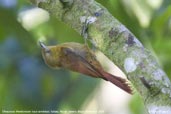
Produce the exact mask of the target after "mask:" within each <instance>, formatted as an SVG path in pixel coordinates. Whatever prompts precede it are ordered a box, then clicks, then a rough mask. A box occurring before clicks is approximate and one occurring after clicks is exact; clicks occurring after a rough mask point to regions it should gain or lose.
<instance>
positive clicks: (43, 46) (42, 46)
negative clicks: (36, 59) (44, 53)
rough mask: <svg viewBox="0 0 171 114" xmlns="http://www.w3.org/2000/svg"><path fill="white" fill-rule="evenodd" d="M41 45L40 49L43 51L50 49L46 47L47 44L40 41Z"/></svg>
mask: <svg viewBox="0 0 171 114" xmlns="http://www.w3.org/2000/svg"><path fill="white" fill-rule="evenodd" d="M39 44H40V47H41V48H42V49H45V50H47V49H48V48H47V46H45V44H44V43H43V42H41V41H39Z"/></svg>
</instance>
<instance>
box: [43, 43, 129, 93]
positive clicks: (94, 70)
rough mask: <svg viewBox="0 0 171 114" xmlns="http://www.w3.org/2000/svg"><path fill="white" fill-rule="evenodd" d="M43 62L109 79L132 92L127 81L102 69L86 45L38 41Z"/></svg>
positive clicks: (52, 66) (54, 66) (55, 66)
mask: <svg viewBox="0 0 171 114" xmlns="http://www.w3.org/2000/svg"><path fill="white" fill-rule="evenodd" d="M40 45H41V47H42V55H43V59H44V61H45V63H46V64H47V65H48V66H49V67H51V68H61V67H62V68H66V69H69V70H72V71H75V72H79V73H82V74H86V75H88V76H91V77H95V78H102V79H104V80H106V81H110V82H112V83H113V84H115V85H116V86H118V87H119V88H121V89H123V90H125V91H126V92H128V93H132V90H131V88H130V86H129V85H128V83H127V81H126V80H125V79H123V78H120V77H117V76H114V75H112V74H110V73H107V72H105V71H104V70H103V68H102V66H101V64H100V63H99V61H98V60H97V59H96V56H95V54H94V53H93V51H92V50H91V49H89V47H88V46H87V45H82V44H79V43H74V42H70V43H64V44H59V45H56V46H45V45H44V44H43V43H41V42H40Z"/></svg>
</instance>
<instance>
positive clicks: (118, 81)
mask: <svg viewBox="0 0 171 114" xmlns="http://www.w3.org/2000/svg"><path fill="white" fill-rule="evenodd" d="M102 74H103V76H104V77H105V79H106V80H108V81H110V82H112V83H113V84H114V85H116V86H117V87H119V88H121V89H123V90H124V91H126V92H127V93H129V94H132V89H131V87H130V85H129V84H128V81H127V80H126V79H123V78H121V77H117V76H114V75H112V74H109V73H107V72H103V73H102Z"/></svg>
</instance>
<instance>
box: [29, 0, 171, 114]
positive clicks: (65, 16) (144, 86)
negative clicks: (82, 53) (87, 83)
mask: <svg viewBox="0 0 171 114" xmlns="http://www.w3.org/2000/svg"><path fill="white" fill-rule="evenodd" d="M30 1H31V2H32V3H33V4H35V5H37V6H38V7H40V8H43V9H45V10H47V11H48V12H49V13H50V14H51V15H53V16H55V17H56V18H57V19H59V20H60V21H62V22H64V23H66V24H67V25H69V26H71V27H72V28H73V29H75V30H76V31H77V32H78V33H79V34H81V31H82V27H83V25H84V22H85V20H86V19H88V20H89V21H91V22H90V25H89V26H88V39H89V40H90V41H91V43H92V44H93V45H94V46H95V47H96V48H98V49H99V50H100V51H102V52H103V53H104V54H105V55H106V56H107V57H108V58H109V59H110V60H112V61H113V62H114V63H115V64H116V65H117V66H118V67H119V68H120V69H121V70H122V71H123V72H124V73H125V74H126V75H127V78H128V79H129V80H130V81H131V82H132V84H133V85H134V87H135V88H136V90H137V91H138V92H139V94H140V95H141V97H142V99H143V101H144V104H145V106H146V108H147V110H148V112H149V114H171V83H170V80H169V79H168V77H167V75H166V74H165V72H164V71H163V70H162V69H161V68H160V66H159V64H158V63H157V61H156V59H155V58H154V57H153V56H152V54H151V53H150V52H149V50H147V49H145V48H144V47H143V45H142V44H141V43H140V41H139V40H138V39H137V38H136V37H135V36H134V35H133V34H132V33H131V32H130V31H129V30H128V29H127V28H126V27H125V26H124V25H122V24H121V23H120V22H118V20H117V19H115V18H114V17H113V16H112V15H111V14H110V13H109V12H108V11H107V9H106V8H104V7H103V6H102V5H100V4H99V3H97V2H95V1H94V0H30Z"/></svg>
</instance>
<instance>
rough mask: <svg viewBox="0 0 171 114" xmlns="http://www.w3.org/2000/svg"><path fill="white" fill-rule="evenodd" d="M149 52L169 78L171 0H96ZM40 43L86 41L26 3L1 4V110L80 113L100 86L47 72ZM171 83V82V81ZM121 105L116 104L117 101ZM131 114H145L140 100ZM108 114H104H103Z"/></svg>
mask: <svg viewBox="0 0 171 114" xmlns="http://www.w3.org/2000/svg"><path fill="white" fill-rule="evenodd" d="M96 1H97V2H99V3H101V4H102V5H103V6H105V7H106V8H107V9H108V10H109V12H110V13H111V14H112V15H113V16H115V17H116V18H117V19H118V20H119V21H120V22H121V23H123V24H124V25H125V26H126V27H127V28H128V29H129V30H130V31H132V32H133V33H134V34H135V36H137V38H138V39H139V40H140V41H141V42H142V43H143V44H144V45H145V47H146V48H148V49H150V50H151V51H152V52H153V53H154V55H155V56H156V58H158V62H159V63H160V65H161V66H162V68H163V69H164V70H165V72H166V73H167V74H168V76H170V75H171V69H170V68H171V60H170V58H171V1H170V0H96ZM38 40H43V41H45V42H46V44H48V45H53V44H57V43H63V42H71V41H74V42H80V43H83V42H84V40H83V39H82V38H81V37H80V36H79V35H78V33H76V32H75V31H74V30H72V29H71V28H70V27H68V26H66V25H65V24H64V23H62V22H59V21H57V20H56V19H55V18H54V17H49V15H48V13H47V12H46V11H43V10H41V9H38V8H35V7H34V6H32V5H31V4H30V3H29V2H28V1H27V0H0V52H1V54H0V109H1V110H16V109H17V110H61V109H64V110H79V109H81V108H82V106H83V105H84V104H85V102H88V101H87V98H89V97H90V95H93V93H95V90H98V87H99V84H100V83H99V82H100V80H97V79H93V78H90V77H86V76H81V74H79V73H75V72H70V71H68V70H65V69H61V70H53V69H50V68H48V67H47V66H46V65H45V64H44V61H43V59H42V56H41V51H40V47H39V46H38V43H37V42H38ZM169 78H171V77H169ZM116 100H117V99H116ZM128 108H129V111H128V113H127V114H144V106H143V104H142V101H141V99H140V97H139V96H138V95H137V94H135V95H133V96H132V97H131V100H130V101H129V103H128ZM105 111H106V110H105Z"/></svg>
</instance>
